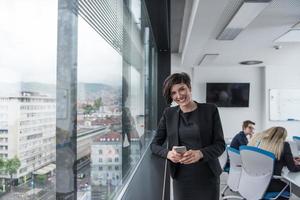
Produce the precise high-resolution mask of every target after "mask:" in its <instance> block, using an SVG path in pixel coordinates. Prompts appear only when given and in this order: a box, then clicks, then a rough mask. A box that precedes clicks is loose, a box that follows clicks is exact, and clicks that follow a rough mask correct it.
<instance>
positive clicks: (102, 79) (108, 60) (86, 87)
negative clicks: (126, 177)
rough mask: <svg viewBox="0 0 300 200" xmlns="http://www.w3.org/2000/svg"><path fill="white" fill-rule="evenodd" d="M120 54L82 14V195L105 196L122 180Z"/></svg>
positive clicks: (79, 104) (79, 119) (79, 141)
mask: <svg viewBox="0 0 300 200" xmlns="http://www.w3.org/2000/svg"><path fill="white" fill-rule="evenodd" d="M121 88H122V56H121V55H120V54H119V53H118V52H117V51H116V50H115V49H114V48H113V47H111V46H110V45H109V44H108V43H107V42H106V41H105V40H104V39H103V38H102V37H101V36H100V35H99V34H98V33H97V32H96V31H95V30H94V29H92V28H91V27H90V26H89V25H88V24H87V23H86V21H84V20H83V19H82V18H80V17H79V18H78V93H77V94H78V95H77V107H78V110H77V111H78V113H77V161H78V164H77V169H78V173H77V186H78V198H80V197H82V196H88V198H93V199H107V198H108V197H109V196H110V193H111V192H112V191H114V190H115V188H116V187H117V186H118V185H120V184H121V183H122V182H121V179H122V157H121V152H122V148H121V147H122V135H121V130H122V128H121V127H122V109H121V95H122V94H121V92H122V90H121Z"/></svg>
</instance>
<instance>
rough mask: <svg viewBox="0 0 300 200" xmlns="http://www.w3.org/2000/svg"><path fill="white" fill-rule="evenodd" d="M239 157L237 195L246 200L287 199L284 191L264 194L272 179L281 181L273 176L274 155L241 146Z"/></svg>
mask: <svg viewBox="0 0 300 200" xmlns="http://www.w3.org/2000/svg"><path fill="white" fill-rule="evenodd" d="M240 155H241V160H242V174H241V178H240V184H239V189H238V191H239V193H240V194H241V195H242V197H244V198H245V199H247V200H258V199H266V200H270V199H277V198H278V197H279V196H283V197H286V198H289V196H290V192H286V191H285V189H286V188H287V187H288V186H289V183H287V184H286V186H285V187H284V188H283V189H282V191H280V192H266V190H267V188H268V185H269V183H270V181H271V179H272V178H276V179H282V177H280V176H273V170H274V162H275V155H274V154H273V153H271V152H269V151H265V150H263V149H260V148H257V147H252V146H241V147H240Z"/></svg>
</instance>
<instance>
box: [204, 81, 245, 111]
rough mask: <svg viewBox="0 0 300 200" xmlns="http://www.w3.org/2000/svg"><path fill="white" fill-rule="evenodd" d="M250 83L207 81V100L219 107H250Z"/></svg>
mask: <svg viewBox="0 0 300 200" xmlns="http://www.w3.org/2000/svg"><path fill="white" fill-rule="evenodd" d="M249 92H250V83H206V102H207V103H214V104H216V105H217V106H219V107H249Z"/></svg>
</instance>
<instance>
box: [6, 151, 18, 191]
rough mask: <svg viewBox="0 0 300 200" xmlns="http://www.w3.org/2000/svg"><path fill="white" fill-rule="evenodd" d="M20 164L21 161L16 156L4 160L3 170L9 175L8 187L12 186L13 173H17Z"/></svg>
mask: <svg viewBox="0 0 300 200" xmlns="http://www.w3.org/2000/svg"><path fill="white" fill-rule="evenodd" d="M20 166H21V161H20V160H19V158H17V157H16V156H15V157H14V158H12V159H8V160H6V161H5V171H6V172H7V173H8V174H9V176H10V188H11V187H12V180H13V175H14V174H15V173H17V171H18V169H19V168H20Z"/></svg>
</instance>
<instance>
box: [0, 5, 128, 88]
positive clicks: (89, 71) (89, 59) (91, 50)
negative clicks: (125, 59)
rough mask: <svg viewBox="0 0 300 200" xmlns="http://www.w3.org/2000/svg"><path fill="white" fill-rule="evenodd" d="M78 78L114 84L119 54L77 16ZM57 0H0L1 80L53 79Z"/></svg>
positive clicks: (38, 80) (118, 79) (119, 75)
mask: <svg viewBox="0 0 300 200" xmlns="http://www.w3.org/2000/svg"><path fill="white" fill-rule="evenodd" d="M78 23H79V25H78V26H79V31H78V80H79V81H80V82H94V83H98V82H100V83H107V84H115V83H116V82H120V80H121V68H122V67H121V66H122V57H121V56H120V54H118V53H117V52H116V51H115V50H114V49H113V48H112V47H110V46H109V45H108V44H107V43H106V42H105V41H104V40H103V39H102V38H101V36H99V35H98V34H97V33H96V32H95V31H94V30H93V29H92V28H91V27H90V26H89V25H87V23H86V22H85V21H83V20H82V19H81V18H79V21H78ZM56 48H57V0H0V82H1V81H4V82H18V81H26V82H32V81H34V82H43V83H55V82H56V51H57V50H56Z"/></svg>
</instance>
